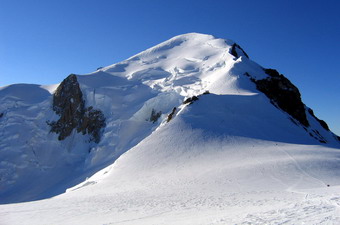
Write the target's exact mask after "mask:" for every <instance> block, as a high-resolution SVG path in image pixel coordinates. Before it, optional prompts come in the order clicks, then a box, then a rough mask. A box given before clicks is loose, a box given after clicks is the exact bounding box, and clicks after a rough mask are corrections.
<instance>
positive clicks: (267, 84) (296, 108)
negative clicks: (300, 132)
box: [251, 69, 309, 127]
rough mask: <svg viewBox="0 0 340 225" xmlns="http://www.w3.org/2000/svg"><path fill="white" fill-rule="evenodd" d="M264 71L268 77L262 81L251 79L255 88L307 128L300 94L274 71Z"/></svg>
mask: <svg viewBox="0 0 340 225" xmlns="http://www.w3.org/2000/svg"><path fill="white" fill-rule="evenodd" d="M264 71H265V72H266V74H268V75H269V76H270V77H267V78H265V79H262V80H255V79H251V80H252V81H253V82H254V83H255V84H256V88H257V89H258V90H259V91H261V92H263V93H264V94H265V95H266V96H267V97H268V98H269V99H270V100H271V102H272V103H273V104H274V105H276V106H277V107H279V108H280V109H282V110H283V111H285V112H287V113H288V114H289V115H291V116H292V117H293V118H294V119H296V120H297V121H299V122H300V123H301V124H302V125H304V126H306V127H308V126H309V122H308V120H307V117H306V111H305V105H304V104H303V102H302V101H301V94H300V92H299V90H298V89H297V87H295V86H294V85H293V84H292V83H291V82H290V81H289V80H288V79H287V78H286V77H285V76H283V75H282V74H279V72H277V71H276V70H274V69H264Z"/></svg>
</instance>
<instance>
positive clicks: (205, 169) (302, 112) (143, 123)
mask: <svg viewBox="0 0 340 225" xmlns="http://www.w3.org/2000/svg"><path fill="white" fill-rule="evenodd" d="M0 138H1V142H0V158H1V163H0V187H1V188H0V202H1V203H13V202H22V201H31V200H37V199H44V198H48V197H52V196H55V195H58V194H61V193H63V192H65V190H66V189H67V188H70V187H73V186H74V188H72V189H70V190H69V193H67V194H66V195H65V196H66V197H65V198H66V199H69V198H70V199H72V196H73V195H74V196H76V197H79V196H80V195H81V196H86V198H94V196H95V193H97V194H98V193H99V194H103V193H112V196H115V197H117V193H119V192H120V191H121V190H123V189H124V190H126V191H127V192H126V193H125V192H124V194H123V196H125V197H126V199H130V198H131V196H132V197H136V201H137V202H138V199H139V200H141V199H140V198H139V197H138V196H135V193H136V192H138V191H141V192H143V193H144V194H145V193H149V192H148V191H151V190H150V188H151V187H152V188H156V189H157V188H159V187H161V188H164V190H165V193H166V194H165V195H161V192H162V191H161V190H162V189H159V190H158V191H156V192H155V196H154V197H159V196H161V197H160V200H159V201H162V199H163V200H164V201H167V200H165V199H167V198H169V199H171V197H170V196H171V194H173V193H172V192H171V191H170V189H167V188H166V187H171V188H173V189H172V190H177V191H178V192H179V195H180V196H181V197H183V198H184V199H186V197H188V196H189V197H190V199H191V198H192V199H194V197H195V196H196V195H201V194H202V195H201V196H200V197H199V198H198V199H199V200H200V201H201V200H202V201H210V200H211V201H213V200H214V199H215V198H219V196H217V194H216V193H218V192H219V191H221V190H222V189H223V188H226V190H227V192H222V194H221V196H220V197H221V198H224V197H226V196H227V195H228V196H229V194H231V193H232V192H234V193H235V192H236V191H237V190H243V191H250V192H251V191H254V190H255V189H256V191H259V190H261V191H262V190H265V189H266V188H269V189H271V190H285V189H289V190H293V189H295V188H296V189H299V188H309V187H324V186H326V184H329V183H331V184H332V185H338V183H339V182H338V178H339V175H340V174H339V172H338V171H335V170H334V168H337V167H338V166H337V161H336V158H338V157H339V153H338V150H339V148H340V138H339V137H338V136H336V135H335V134H334V133H332V132H331V131H330V130H329V128H328V126H327V124H326V122H324V121H323V120H320V119H319V118H317V117H316V116H315V115H314V113H313V110H312V109H310V108H308V107H307V106H306V105H305V104H304V103H303V102H302V101H301V96H300V92H299V90H298V88H297V87H296V86H295V85H294V84H292V83H291V82H290V81H289V79H287V78H286V77H285V76H284V75H282V74H280V73H279V72H278V71H276V70H275V69H272V68H263V67H261V66H260V65H258V64H257V63H255V62H253V61H252V60H251V58H250V57H249V56H248V54H247V53H246V51H245V50H244V49H242V47H241V46H239V45H238V44H237V43H235V42H233V41H231V40H225V39H219V38H215V37H213V36H211V35H205V34H197V33H189V34H184V35H180V36H176V37H174V38H171V39H170V40H168V41H165V42H163V43H161V44H159V45H157V46H155V47H152V48H150V49H148V50H146V51H143V52H141V53H139V54H137V55H135V56H132V57H131V58H129V59H127V60H124V61H122V62H120V63H116V64H113V65H110V66H107V67H103V68H99V69H98V70H97V71H95V72H93V73H90V74H87V75H75V74H71V75H69V76H67V77H66V78H65V79H64V80H63V81H62V82H61V83H60V84H58V85H50V86H46V85H33V84H14V85H10V86H6V87H2V88H1V89H0ZM124 153H125V154H124ZM117 159H118V160H117ZM110 165H111V166H110ZM107 166H109V167H107ZM106 167H107V168H106ZM103 168H106V169H104V170H103V171H105V173H104V172H103V171H102V172H100V173H97V174H96V175H95V176H94V177H91V178H90V179H88V180H86V181H84V180H85V179H86V178H88V177H90V176H91V175H93V174H94V173H96V172H97V171H99V170H100V169H103ZM108 171H110V172H108ZM235 171H237V172H235ZM252 172H253V175H252ZM104 174H109V175H104ZM107 176H109V177H110V178H111V179H109V178H105V177H107ZM98 177H99V178H98ZM103 177H104V178H105V179H104V178H103ZM146 177H148V179H146ZM83 181H84V182H83ZM261 182H262V183H261ZM212 183H213V184H212ZM92 184H96V185H92ZM208 184H212V185H210V186H209V185H208ZM249 184H253V185H254V186H253V187H256V188H255V189H252V187H251V186H248V185H249ZM76 185H77V186H76ZM147 185H150V186H149V187H147ZM157 185H159V186H157ZM183 185H184V186H183ZM86 186H91V188H89V189H88V190H91V193H92V192H93V193H92V194H90V195H89V196H87V195H83V194H84V193H85V192H84V191H82V190H87V189H86V188H87V187H86ZM85 187H86V188H85ZM95 187H98V188H95ZM198 187H201V188H206V191H203V190H201V189H199V188H198ZM227 187H228V188H229V189H228V188H227ZM78 189H80V190H78ZM198 189H199V191H198ZM98 190H100V191H99V192H98ZM104 190H105V191H107V192H104ZM181 190H182V191H183V190H185V191H188V190H193V193H191V194H188V195H187V196H186V195H185V193H184V192H181ZM208 190H209V191H211V192H209V191H208ZM128 191H131V192H129V193H130V194H131V193H132V194H131V195H129V194H128ZM195 191H198V192H195ZM74 193H76V194H74ZM77 193H78V194H77ZM212 193H214V194H212ZM149 194H150V193H149ZM208 195H211V198H212V199H210V200H207V199H203V197H204V196H206V197H207V196H208ZM129 196H130V197H129ZM144 197H145V195H144ZM144 197H143V201H146V199H144ZM252 197H254V196H252ZM62 198H63V197H62ZM84 198H85V197H84ZM145 198H146V197H145ZM131 199H132V198H131ZM52 200H53V199H52ZM64 200H65V199H64ZM123 200H124V199H123V198H119V197H118V200H117V202H119V203H121V204H123V205H124V203H123ZM67 201H68V200H67ZM61 202H63V201H61ZM61 202H60V204H61ZM206 203H207V202H206ZM131 204H132V205H133V207H137V206H136V205H134V204H135V203H131ZM136 204H137V203H136ZM141 204H142V203H141ZM157 204H160V205H162V204H165V203H164V202H163V203H162V202H157ZM169 204H170V203H169ZM174 204H175V203H174ZM188 204H189V205H191V206H193V204H194V202H193V201H192V202H190V201H189V203H188ZM200 204H202V205H204V204H205V203H203V202H201V203H198V205H200ZM212 204H213V203H212ZM175 205H176V204H175ZM163 206H164V205H163ZM163 206H162V207H163ZM205 206H207V207H208V205H204V207H205ZM150 207H151V206H150ZM169 207H170V206H169ZM155 213H157V212H155ZM123 217H124V216H123ZM35 222H37V221H35ZM32 224H33V223H32ZM36 224H38V223H36ZM196 224H197V223H196Z"/></svg>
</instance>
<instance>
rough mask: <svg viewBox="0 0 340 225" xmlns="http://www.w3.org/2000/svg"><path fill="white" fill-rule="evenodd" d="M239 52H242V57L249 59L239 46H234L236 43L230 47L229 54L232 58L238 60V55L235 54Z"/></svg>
mask: <svg viewBox="0 0 340 225" xmlns="http://www.w3.org/2000/svg"><path fill="white" fill-rule="evenodd" d="M239 51H240V52H242V53H243V55H244V56H245V57H247V58H248V59H249V56H248V54H247V53H246V52H245V51H244V50H243V49H242V48H241V46H239V45H238V44H236V43H234V44H233V45H232V46H231V51H230V54H232V55H233V56H235V57H236V58H238V57H240V54H239V53H237V52H239Z"/></svg>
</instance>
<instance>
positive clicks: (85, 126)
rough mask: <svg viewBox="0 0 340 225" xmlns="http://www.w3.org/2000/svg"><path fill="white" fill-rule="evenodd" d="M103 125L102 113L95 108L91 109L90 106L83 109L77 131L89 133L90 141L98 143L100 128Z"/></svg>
mask: <svg viewBox="0 0 340 225" xmlns="http://www.w3.org/2000/svg"><path fill="white" fill-rule="evenodd" d="M103 127H105V117H104V114H103V113H102V112H101V111H100V110H97V109H93V107H92V106H90V107H88V108H86V109H85V113H84V115H83V117H82V120H81V124H80V125H79V126H78V128H77V132H78V133H79V132H82V134H90V135H91V139H90V141H94V142H95V143H99V141H100V131H101V128H103Z"/></svg>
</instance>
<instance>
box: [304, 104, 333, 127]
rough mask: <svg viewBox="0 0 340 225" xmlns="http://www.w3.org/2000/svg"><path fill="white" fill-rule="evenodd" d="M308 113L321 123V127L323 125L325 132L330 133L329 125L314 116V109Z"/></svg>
mask: <svg viewBox="0 0 340 225" xmlns="http://www.w3.org/2000/svg"><path fill="white" fill-rule="evenodd" d="M308 112H309V114H310V115H311V116H313V117H314V118H315V119H316V120H317V121H318V122H319V123H320V125H321V126H322V127H323V128H324V129H325V130H328V131H329V127H328V125H327V123H326V122H325V121H323V120H320V119H319V118H317V117H316V116H315V114H314V112H313V110H312V109H308Z"/></svg>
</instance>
